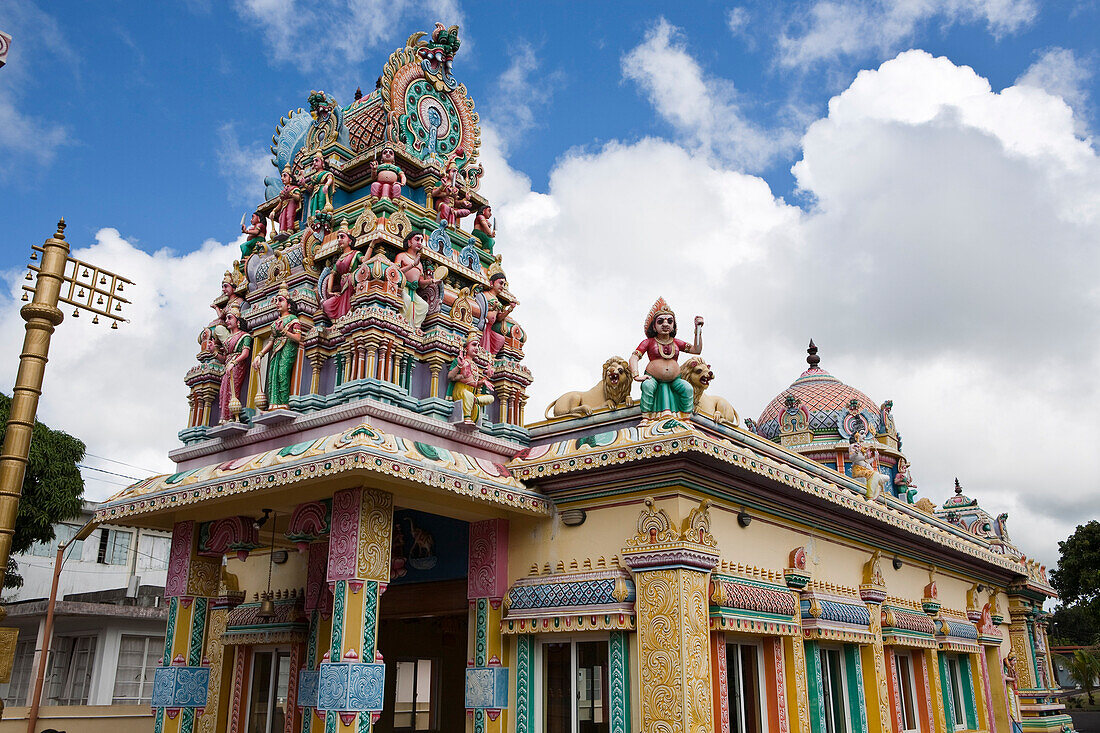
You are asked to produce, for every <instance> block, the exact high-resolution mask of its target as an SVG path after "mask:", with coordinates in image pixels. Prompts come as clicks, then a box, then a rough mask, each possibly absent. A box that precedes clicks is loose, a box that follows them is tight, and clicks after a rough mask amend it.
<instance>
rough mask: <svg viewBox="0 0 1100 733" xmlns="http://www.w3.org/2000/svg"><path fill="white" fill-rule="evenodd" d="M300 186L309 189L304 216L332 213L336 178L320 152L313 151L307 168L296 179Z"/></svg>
mask: <svg viewBox="0 0 1100 733" xmlns="http://www.w3.org/2000/svg"><path fill="white" fill-rule="evenodd" d="M298 182H299V183H300V184H301V186H302V188H305V189H307V190H309V199H308V201H307V206H306V217H307V218H309V217H312V216H314V215H315V214H331V213H332V210H333V209H332V192H333V191H334V190H336V179H335V178H334V177H333V176H332V173H331V171H329V170H328V167H327V165H326V163H325V158H324V156H322V155H321V154H320V153H315V154H314V155H313V158H312V160H311V161H310V167H309V170H306V171H303V172H302V174H301V176H300V177H299V179H298Z"/></svg>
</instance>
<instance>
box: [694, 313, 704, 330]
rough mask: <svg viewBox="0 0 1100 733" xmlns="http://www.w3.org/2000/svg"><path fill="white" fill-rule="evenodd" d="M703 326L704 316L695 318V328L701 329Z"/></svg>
mask: <svg viewBox="0 0 1100 733" xmlns="http://www.w3.org/2000/svg"><path fill="white" fill-rule="evenodd" d="M702 325H703V317H702V316H695V327H696V328H699V327H700V326H702Z"/></svg>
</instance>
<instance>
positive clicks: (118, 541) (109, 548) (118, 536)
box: [96, 528, 134, 565]
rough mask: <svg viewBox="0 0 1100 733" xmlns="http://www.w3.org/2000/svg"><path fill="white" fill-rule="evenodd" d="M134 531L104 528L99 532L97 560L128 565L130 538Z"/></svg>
mask: <svg viewBox="0 0 1100 733" xmlns="http://www.w3.org/2000/svg"><path fill="white" fill-rule="evenodd" d="M133 536H134V533H133V532H127V531H126V530H122V529H107V528H104V529H102V530H100V532H99V554H98V556H97V558H96V561H97V562H101V563H103V564H104V565H126V564H127V563H129V561H130V538H131V537H133Z"/></svg>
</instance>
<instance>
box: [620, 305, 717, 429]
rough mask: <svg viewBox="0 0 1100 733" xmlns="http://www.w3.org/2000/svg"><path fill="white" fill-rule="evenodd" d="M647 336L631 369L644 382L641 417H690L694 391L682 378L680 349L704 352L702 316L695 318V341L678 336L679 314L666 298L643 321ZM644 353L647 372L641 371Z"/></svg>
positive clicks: (636, 354)
mask: <svg viewBox="0 0 1100 733" xmlns="http://www.w3.org/2000/svg"><path fill="white" fill-rule="evenodd" d="M644 330H645V335H646V337H645V339H644V340H643V341H642V342H641V343H640V344H638V348H636V349H635V350H634V353H633V354H631V355H630V371H631V374H632V375H633V376H634V380H635V381H637V382H641V383H642V398H641V407H642V416H643V418H645V419H647V420H651V419H654V418H656V417H658V416H660V415H662V414H670V415H674V416H677V417H682V418H683V417H687V416H688V415H690V414H691V412H692V410H693V409H695V390H694V388H693V387H692V386H691V383H690V382H688V381H687V380H686V379H683V378H681V377H680V365H679V357H680V352H683V353H685V354H701V353H703V317H702V316H696V317H695V338H694V343H691V344H689V343H687V342H686V341H681V340H680V339H678V338H676V314H675V313H673V312H672V309H671V308H669V306H668V303H666V302H665V299H664V298H658V299H657V302H656V303H654V304H653V307H652V308H650V309H649V314H648V315H647V316H646V319H645V323H644ZM642 356H646V357H648V358H649V363H648V364H646V368H645V373H644V374H640V373H639V372H638V368H639V365H640V363H641V359H642Z"/></svg>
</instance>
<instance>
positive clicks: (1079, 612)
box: [1050, 599, 1100, 646]
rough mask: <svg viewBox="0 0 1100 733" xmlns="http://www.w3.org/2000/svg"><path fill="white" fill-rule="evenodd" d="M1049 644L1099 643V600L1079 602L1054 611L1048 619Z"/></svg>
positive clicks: (1078, 644)
mask: <svg viewBox="0 0 1100 733" xmlns="http://www.w3.org/2000/svg"><path fill="white" fill-rule="evenodd" d="M1050 638H1051V643H1052V644H1054V645H1056V646H1080V645H1090V644H1097V643H1100V599H1098V600H1094V601H1091V602H1088V603H1086V602H1083V601H1079V602H1077V603H1075V604H1073V605H1071V606H1067V605H1061V606H1058V607H1057V608H1056V609H1054V615H1053V616H1051V619H1050Z"/></svg>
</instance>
